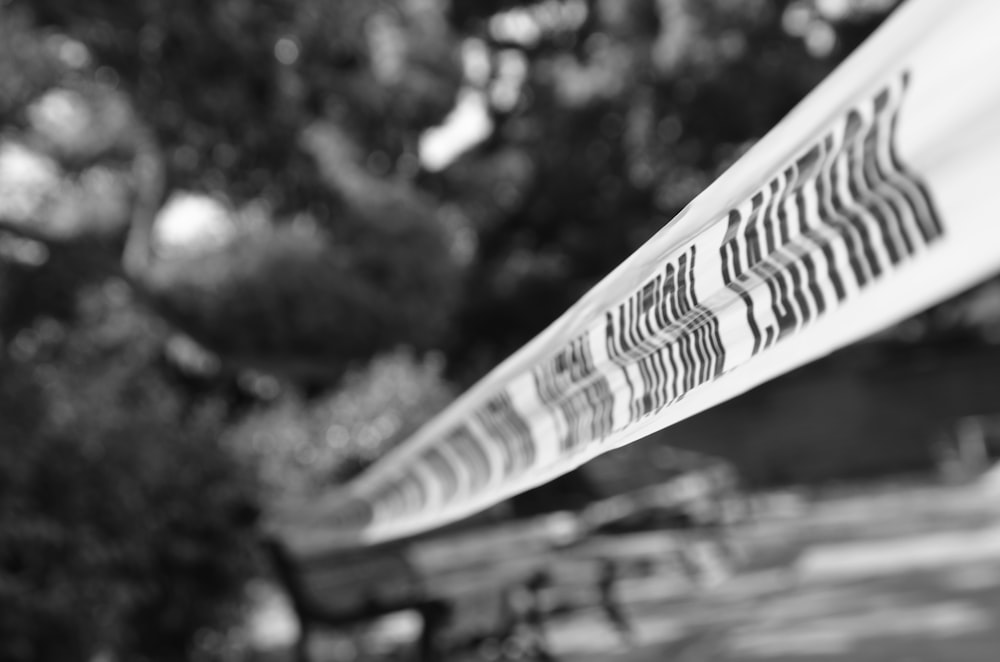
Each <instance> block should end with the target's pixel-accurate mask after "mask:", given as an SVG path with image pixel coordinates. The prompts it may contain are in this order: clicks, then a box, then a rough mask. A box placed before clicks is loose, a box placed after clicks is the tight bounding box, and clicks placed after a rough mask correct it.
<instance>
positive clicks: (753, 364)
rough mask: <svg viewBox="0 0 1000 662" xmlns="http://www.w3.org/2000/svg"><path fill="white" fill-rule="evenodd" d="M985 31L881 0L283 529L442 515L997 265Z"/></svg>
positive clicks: (368, 527) (359, 527)
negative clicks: (841, 47)
mask: <svg viewBox="0 0 1000 662" xmlns="http://www.w3.org/2000/svg"><path fill="white" fill-rule="evenodd" d="M997 33H1000V2H996V1H995V0H963V1H962V2H949V1H948V0H911V2H910V3H909V4H907V5H905V6H903V7H902V8H900V9H899V10H897V12H896V13H895V14H894V15H893V16H892V17H890V19H889V20H888V21H887V22H886V24H885V25H884V26H883V27H882V28H880V29H879V31H878V32H877V33H876V34H875V35H873V36H872V38H870V39H869V40H868V42H866V43H865V44H864V45H863V46H862V47H861V48H859V49H858V50H857V52H855V53H854V54H853V55H852V56H851V57H850V58H849V59H848V60H847V61H846V62H845V63H844V64H843V65H841V67H840V68H838V69H837V71H835V72H834V73H833V74H832V75H831V76H830V77H829V78H828V79H827V80H826V81H824V82H823V84H822V85H820V86H819V87H818V88H817V89H816V90H815V91H814V92H813V93H812V94H810V95H809V96H808V97H807V98H806V99H805V100H804V101H803V102H802V103H801V104H800V105H799V106H798V107H797V108H796V109H795V110H794V111H793V112H792V113H791V114H790V115H789V116H788V117H786V118H785V119H784V120H783V121H782V122H781V123H780V124H779V125H778V126H777V127H775V129H774V130H772V131H771V132H770V133H769V134H768V135H767V136H765V138H763V139H762V140H761V141H760V142H759V143H758V144H757V145H756V146H755V147H754V148H753V149H752V150H751V151H749V152H748V153H747V154H746V155H745V156H744V157H743V158H742V159H740V160H739V161H738V162H737V163H736V164H735V165H733V166H732V167H731V168H730V169H729V170H728V171H727V172H726V173H724V174H723V175H722V176H721V177H720V178H719V179H718V180H717V181H716V182H715V183H713V184H712V185H711V186H710V187H709V188H708V189H706V190H705V191H704V192H703V193H702V194H701V195H700V196H698V197H697V198H696V199H695V200H694V201H693V202H692V203H691V204H690V205H689V206H688V207H687V208H686V209H685V210H684V211H683V212H681V213H680V214H679V215H678V216H677V217H676V218H675V219H674V220H673V221H671V222H670V223H669V224H668V225H667V226H666V227H665V228H664V229H663V230H662V231H660V232H659V233H658V234H657V235H656V236H655V237H653V238H652V239H651V240H650V241H649V242H648V243H646V244H645V245H644V246H643V247H642V248H640V249H639V250H638V251H637V252H636V253H635V254H634V255H632V256H631V257H630V258H629V259H628V260H626V261H625V262H624V263H623V264H622V265H621V266H620V267H619V268H617V269H616V270H615V271H614V272H612V273H611V274H610V275H609V276H608V277H607V278H605V279H604V280H603V281H602V282H601V283H600V284H598V285H597V286H596V287H595V288H593V289H592V290H591V291H590V292H589V293H587V295H586V296H584V297H583V298H582V299H581V300H580V301H579V302H577V304H576V305H574V306H573V307H572V308H570V310H569V311H567V312H566V313H565V314H564V315H563V316H562V317H560V318H559V319H558V320H557V321H556V322H555V323H553V324H552V325H551V326H550V327H549V328H548V329H547V330H546V331H544V332H543V333H542V334H541V335H539V336H538V337H537V338H535V339H534V340H533V341H532V342H530V343H529V344H528V345H526V346H525V347H524V348H522V349H521V350H520V351H518V352H517V353H516V354H514V355H513V356H512V357H511V358H509V359H508V360H507V361H505V362H504V363H503V364H501V365H500V366H499V367H498V368H497V369H495V370H494V371H493V372H491V373H490V374H489V375H487V376H486V377H485V378H484V379H483V380H482V381H480V382H479V383H478V384H476V385H475V386H474V387H473V388H472V389H470V390H469V391H468V392H467V393H466V394H464V395H463V396H462V397H460V398H459V399H458V400H457V401H456V402H455V403H454V404H453V405H452V406H451V407H450V408H448V409H447V410H446V411H444V412H443V413H442V414H440V415H439V416H438V417H437V418H435V419H434V420H432V421H431V422H430V423H429V424H427V425H426V426H425V427H424V428H422V429H421V430H420V431H419V432H418V433H417V434H415V435H414V436H413V437H412V438H411V439H409V440H407V441H406V442H405V443H404V444H402V445H401V446H400V447H399V448H398V449H396V450H395V451H393V452H392V453H390V454H388V455H386V456H385V457H384V458H382V459H381V460H379V461H378V462H376V463H375V464H374V465H373V466H372V467H371V468H370V469H369V470H368V471H367V472H365V473H364V474H363V475H361V476H360V477H359V478H358V479H356V480H354V481H353V482H351V483H350V484H348V485H346V486H345V487H344V488H343V489H341V490H339V491H337V492H336V493H334V494H332V495H330V496H329V498H327V499H324V500H323V502H322V503H318V504H316V507H315V510H314V511H313V512H312V513H311V514H310V516H309V517H308V518H307V519H308V521H311V522H313V527H312V530H311V531H310V532H308V533H307V534H306V535H305V537H304V538H303V534H302V532H301V529H300V530H299V535H298V539H297V543H293V544H298V545H299V546H300V547H302V546H305V547H315V546H325V547H336V546H357V545H365V544H373V543H376V542H379V541H385V540H389V539H393V538H398V537H401V536H406V535H410V534H415V533H418V532H421V531H425V530H428V529H431V528H434V527H437V526H441V525H443V524H446V523H449V522H452V521H454V520H457V519H459V518H462V517H464V516H467V515H469V514H472V513H474V512H476V511H478V510H481V509H483V508H485V507H488V506H490V505H492V504H494V503H497V502H498V501H500V500H502V499H504V498H507V497H509V496H511V495H513V494H516V493H518V492H521V491H523V490H526V489H528V488H531V487H534V486H536V485H539V484H541V483H544V482H546V481H548V480H550V479H552V478H554V477H556V476H558V475H561V474H563V473H566V472H567V471H569V470H571V469H573V468H575V467H577V466H579V465H581V464H583V463H584V462H586V461H588V460H590V459H591V458H593V457H595V456H597V455H599V454H601V453H604V452H606V451H609V450H611V449H614V448H617V447H619V446H622V445H624V444H627V443H630V442H632V441H634V440H636V439H639V438H641V437H643V436H646V435H647V434H649V433H651V432H654V431H656V430H660V429H662V428H664V427H666V426H669V425H671V424H673V423H676V422H677V421H679V420H682V419H684V418H687V417H689V416H691V415H693V414H695V413H697V412H700V411H703V410H705V409H708V408H709V407H712V406H714V405H716V404H718V403H720V402H723V401H724V400H727V399H729V398H731V397H733V396H735V395H738V394H739V393H742V392H744V391H746V390H748V389H749V388H752V387H753V386H756V385H758V384H760V383H762V382H764V381H767V380H768V379H771V378H773V377H775V376H777V375H779V374H781V373H784V372H787V371H788V370H791V369H792V368H794V367H796V366H799V365H801V364H803V363H805V362H807V361H810V360H812V359H815V358H817V357H820V356H822V355H825V354H827V353H829V352H831V351H832V350H834V349H836V348H839V347H842V346H844V345H846V344H848V343H850V342H852V341H855V340H858V339H860V338H862V337H864V336H865V335H867V334H870V333H872V332H874V331H876V330H878V329H880V328H884V327H885V326H888V325H890V324H893V323H895V322H897V321H899V320H901V319H903V318H905V317H906V316H908V315H911V314H913V313H915V312H918V311H919V310H921V309H924V308H926V307H928V306H930V305H932V304H934V303H936V302H939V301H941V300H943V299H945V298H947V297H948V296H950V295H952V294H954V293H957V292H958V291H960V290H962V289H963V288H966V287H968V286H970V285H972V284H974V283H976V282H978V281H980V280H982V279H984V278H986V277H987V276H989V275H990V274H991V273H993V272H994V271H996V270H998V269H1000V219H998V218H997V212H996V207H997V202H996V188H997V187H1000V78H998V77H997V74H996V72H995V70H994V67H995V65H996V63H997V62H1000V39H997V37H996V35H997ZM734 112H738V110H734Z"/></svg>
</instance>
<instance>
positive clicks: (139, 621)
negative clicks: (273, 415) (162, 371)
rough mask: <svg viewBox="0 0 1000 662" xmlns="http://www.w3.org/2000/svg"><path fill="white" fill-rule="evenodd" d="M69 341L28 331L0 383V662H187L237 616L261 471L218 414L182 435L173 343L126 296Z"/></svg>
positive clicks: (89, 318) (82, 315)
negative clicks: (166, 343)
mask: <svg viewBox="0 0 1000 662" xmlns="http://www.w3.org/2000/svg"><path fill="white" fill-rule="evenodd" d="M80 306H81V310H79V311H78V313H77V316H76V318H77V324H76V326H75V327H74V328H73V329H72V330H71V329H68V328H66V327H65V326H63V325H61V324H59V323H57V322H55V321H52V320H47V321H44V322H37V323H35V324H34V325H32V327H30V328H28V329H25V330H24V331H22V333H21V334H20V335H19V337H18V339H17V341H16V342H15V343H14V344H13V346H12V347H11V352H10V354H11V356H10V357H9V358H7V359H5V360H4V363H3V366H2V372H0V441H2V443H0V658H2V659H4V660H12V661H18V660H24V661H29V660H30V661H45V660H53V661H56V660H67V659H80V660H87V659H92V657H93V656H94V655H96V654H98V653H102V652H103V653H110V654H112V655H113V656H114V658H115V659H148V660H177V659H189V658H190V655H192V654H194V653H195V652H196V649H197V648H198V646H199V645H200V644H201V640H200V639H199V636H200V633H202V632H204V631H205V629H206V628H225V627H227V626H228V625H229V624H231V623H233V622H235V621H236V620H237V619H238V617H239V615H240V611H239V610H240V595H241V591H242V587H243V584H244V582H245V580H246V579H247V578H248V577H249V576H251V574H252V573H254V572H255V567H256V562H255V560H254V555H253V545H254V543H255V539H256V538H255V534H254V527H253V524H254V521H255V519H256V513H257V511H258V510H259V505H258V498H259V496H258V487H257V481H256V478H255V475H256V474H255V471H254V470H253V469H252V468H251V467H249V466H247V465H245V464H243V463H241V462H239V461H237V460H236V459H235V456H234V455H233V454H232V453H230V452H229V451H228V450H227V449H226V448H225V447H224V446H223V445H221V444H220V442H219V441H218V433H219V430H218V428H219V420H218V416H217V415H216V414H215V413H213V409H212V408H206V409H203V410H202V411H201V412H200V413H199V415H197V416H193V417H192V418H190V419H188V420H179V418H178V411H179V403H180V398H179V397H178V396H179V394H177V393H176V392H175V391H173V390H171V389H170V388H169V386H168V385H167V384H166V383H165V382H164V381H162V380H161V379H158V377H157V375H156V373H155V371H153V370H151V369H150V361H151V358H152V357H153V356H155V353H156V349H157V346H158V342H157V340H158V338H159V337H162V336H163V334H164V329H163V327H162V325H161V324H159V323H158V322H157V321H156V320H155V319H151V318H149V317H148V316H145V315H143V314H141V313H139V312H137V309H136V308H135V306H134V305H133V304H132V301H131V298H130V296H129V292H128V289H126V288H125V287H124V286H123V285H122V284H120V283H119V284H117V285H115V284H111V285H108V286H103V287H96V288H87V289H86V290H85V291H83V292H82V293H81V299H80Z"/></svg>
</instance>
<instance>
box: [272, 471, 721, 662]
mask: <svg viewBox="0 0 1000 662" xmlns="http://www.w3.org/2000/svg"><path fill="white" fill-rule="evenodd" d="M731 479H732V475H731V472H730V471H729V470H728V468H727V467H724V466H722V467H720V466H714V465H713V466H710V467H707V468H704V470H702V471H696V472H688V473H686V474H684V475H681V476H678V477H676V478H675V479H672V480H668V481H666V482H664V483H663V484H661V485H657V486H654V487H651V488H645V489H643V490H638V491H636V492H635V493H633V494H629V495H623V496H618V497H613V498H611V499H606V500H604V501H600V502H597V503H595V504H592V505H591V506H589V507H588V508H586V509H584V510H583V511H582V512H579V513H555V514H552V515H547V516H541V517H536V518H532V519H529V520H517V521H510V522H504V523H500V524H491V525H488V526H481V527H477V528H475V529H471V530H458V531H445V532H441V533H437V534H431V535H429V536H424V537H421V538H417V539H413V540H409V541H405V542H402V543H395V544H390V545H381V546H378V547H374V548H369V549H365V550H360V551H353V552H350V553H345V552H342V551H339V552H338V551H328V552H323V551H321V550H316V549H313V550H312V551H307V552H303V550H302V549H296V548H295V547H294V545H288V544H286V542H279V541H278V540H276V539H271V540H268V541H267V543H266V547H267V550H268V552H269V555H270V557H271V560H272V563H273V566H274V570H275V575H276V576H277V578H278V579H279V580H280V581H281V583H282V584H283V585H284V587H285V589H286V590H287V592H288V595H289V598H290V601H291V603H292V606H293V608H294V610H295V613H296V615H297V617H298V619H299V623H300V637H299V641H298V642H297V644H296V651H297V653H296V654H297V657H298V660H299V662H308V660H309V652H308V650H309V639H310V636H311V634H312V633H313V632H314V630H316V629H317V628H321V627H324V628H333V629H344V628H347V627H350V626H353V625H356V624H362V623H366V622H370V621H374V620H376V619H379V618H381V617H383V616H387V615H389V614H393V613H397V612H402V611H412V612H415V613H416V614H418V615H419V616H420V620H421V631H420V635H419V638H418V643H417V647H418V657H419V659H421V660H425V661H432V660H440V659H443V657H444V650H445V649H453V648H468V647H469V646H474V645H477V642H478V643H482V642H485V641H492V642H494V643H496V644H502V643H503V642H504V641H505V640H507V639H510V638H513V637H522V638H523V637H527V638H528V639H533V640H534V643H533V644H532V645H534V646H535V647H536V648H537V651H536V652H537V653H538V655H539V657H545V656H546V655H548V653H547V652H546V651H545V642H544V639H545V637H544V627H545V623H546V621H548V620H549V619H551V618H554V617H558V616H560V615H563V614H567V613H571V612H573V611H577V610H580V609H594V608H596V609H598V610H600V611H601V612H602V613H603V614H604V616H605V619H606V620H607V621H608V623H609V625H610V626H611V627H612V628H613V629H614V630H616V631H617V632H618V633H619V634H620V635H621V636H622V637H624V638H628V637H630V636H631V625H630V623H629V621H628V619H627V617H626V616H625V614H624V611H623V610H622V608H621V606H620V605H619V604H618V601H617V599H616V597H615V593H616V587H617V585H618V583H619V581H620V580H621V579H622V578H625V577H628V576H635V574H636V573H637V572H641V568H642V567H643V563H644V562H645V561H648V560H654V561H660V562H662V561H663V560H664V558H665V557H667V556H670V555H674V556H678V557H683V555H684V554H685V553H686V552H685V549H686V548H685V545H687V544H688V543H687V541H688V540H689V535H690V534H689V533H679V532H678V531H677V530H676V529H678V528H687V529H692V528H693V529H696V530H700V529H701V528H704V527H709V528H715V527H718V522H717V521H716V520H718V519H719V516H718V512H720V508H721V506H720V505H719V504H720V503H722V502H721V501H720V499H721V500H724V499H727V498H729V497H730V496H731V494H732V491H733V482H732V480H731ZM550 657H551V656H550Z"/></svg>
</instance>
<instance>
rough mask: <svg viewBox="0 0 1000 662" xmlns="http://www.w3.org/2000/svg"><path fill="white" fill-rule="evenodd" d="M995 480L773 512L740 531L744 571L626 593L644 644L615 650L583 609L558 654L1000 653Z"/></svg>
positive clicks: (927, 660) (681, 658)
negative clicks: (700, 587)
mask: <svg viewBox="0 0 1000 662" xmlns="http://www.w3.org/2000/svg"><path fill="white" fill-rule="evenodd" d="M994 480H995V479H994ZM991 482H994V481H990V480H985V481H982V482H980V483H978V484H976V485H973V486H965V487H926V486H925V487H915V486H912V485H910V486H895V487H890V488H881V489H879V490H877V491H875V492H873V493H868V494H854V495H839V496H834V497H830V498H826V499H822V500H820V501H818V502H816V503H812V504H810V505H807V506H804V507H803V508H802V509H800V510H798V512H790V513H788V515H787V516H786V517H774V518H772V519H771V520H770V521H767V522H764V523H761V524H759V525H758V526H756V527H751V528H748V529H746V530H744V531H742V532H741V533H740V534H738V536H737V537H738V538H741V540H740V542H741V543H742V544H743V545H745V546H746V549H747V551H748V552H749V554H750V560H749V567H748V568H747V569H746V570H745V571H744V572H741V573H738V574H737V575H735V576H734V577H732V578H730V579H728V580H726V581H724V582H722V583H720V584H718V585H717V586H714V587H711V588H709V589H707V590H704V591H702V592H701V593H700V594H695V595H690V594H689V595H687V596H678V597H677V598H676V599H673V600H661V601H658V602H657V601H653V602H645V603H644V602H643V601H641V600H637V599H633V600H631V609H632V610H633V613H634V614H635V617H636V620H637V623H638V626H639V627H638V629H639V637H638V640H639V643H638V644H637V645H635V646H632V647H630V649H629V650H627V651H625V650H620V646H619V645H618V644H617V642H616V641H615V638H614V637H613V636H611V633H610V630H609V628H608V627H607V626H605V625H603V623H602V622H600V620H599V619H597V618H596V615H594V616H592V617H591V619H590V622H589V623H588V622H587V618H586V617H580V618H577V619H574V621H572V622H566V623H564V624H563V625H562V626H561V627H562V631H561V632H556V633H554V635H557V636H554V637H553V639H554V641H556V642H557V643H558V646H557V650H559V649H561V650H560V652H562V655H561V656H560V659H563V660H573V661H575V662H597V661H604V660H614V661H616V662H647V661H648V662H653V661H657V662H659V661H661V660H671V661H672V662H695V661H698V662H700V661H703V660H704V661H708V660H711V661H713V662H730V661H736V660H761V661H774V662H778V661H780V662H792V661H803V662H805V661H816V662H819V661H823V662H848V661H850V662H869V661H871V662H876V661H878V662H973V661H975V662H989V661H992V660H998V659H1000V489H998V487H1000V486H997V485H992V486H991V485H990V483H991ZM601 633H603V636H602V634H601ZM616 649H619V650H616Z"/></svg>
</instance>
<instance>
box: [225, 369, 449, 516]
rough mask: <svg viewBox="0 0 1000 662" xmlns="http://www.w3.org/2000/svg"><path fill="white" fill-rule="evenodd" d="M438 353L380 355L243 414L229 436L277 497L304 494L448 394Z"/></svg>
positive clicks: (407, 427) (410, 426)
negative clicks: (308, 394) (337, 383)
mask: <svg viewBox="0 0 1000 662" xmlns="http://www.w3.org/2000/svg"><path fill="white" fill-rule="evenodd" d="M442 370H443V365H442V362H441V361H440V359H439V358H435V357H427V358H424V359H418V358H416V357H414V356H413V354H412V353H410V352H407V351H403V350H400V351H396V352H394V353H390V354H385V355H381V356H379V357H377V358H375V359H374V360H373V361H372V362H371V363H370V364H369V365H368V366H367V367H366V368H364V369H359V370H356V371H353V372H351V373H350V374H348V375H347V377H346V378H345V380H344V383H343V385H342V386H341V388H340V389H338V390H336V391H333V392H330V393H327V394H325V395H324V396H322V397H318V398H315V399H313V400H312V401H303V400H302V399H301V398H298V397H296V396H294V395H289V396H288V397H285V398H283V399H282V400H281V401H280V402H279V403H278V404H277V405H276V406H273V407H270V408H267V409H262V410H260V411H258V412H256V413H251V414H249V415H248V416H246V417H244V418H243V420H241V421H240V423H239V424H237V425H235V426H234V427H233V428H231V429H230V431H229V433H228V434H229V438H230V441H231V442H232V443H233V445H234V446H235V447H236V448H239V449H242V451H241V452H246V453H248V454H249V455H250V456H251V457H253V458H255V459H256V463H257V464H258V466H260V468H261V472H262V476H263V478H264V481H265V483H266V484H267V485H268V486H269V489H270V490H271V491H272V493H273V494H274V495H275V498H276V500H280V501H285V500H308V499H312V498H315V497H317V496H319V495H321V494H323V493H324V492H325V491H326V490H328V489H329V488H331V487H334V486H336V485H339V484H341V483H343V482H344V481H346V480H348V479H349V478H352V477H353V476H355V475H356V474H357V473H359V472H360V471H361V470H362V469H364V468H365V467H366V466H368V465H369V464H371V463H372V462H373V461H374V460H376V459H377V458H378V457H380V456H382V455H383V454H385V453H386V452H387V451H388V450H390V449H391V448H393V447H394V446H396V445H397V444H398V443H399V442H400V441H402V440H404V439H406V438H407V437H408V436H409V435H410V434H412V433H413V432H414V431H416V429H417V428H418V427H419V426H420V425H422V424H423V423H424V422H426V421H427V420H428V419H430V417H431V416H433V415H434V414H436V413H437V412H438V411H440V410H441V409H442V408H444V406H445V405H447V404H448V403H449V402H450V401H451V400H452V398H453V397H454V393H453V391H452V389H451V387H450V386H449V385H448V384H447V383H446V382H445V381H444V379H443V378H442V376H441V373H442Z"/></svg>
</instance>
